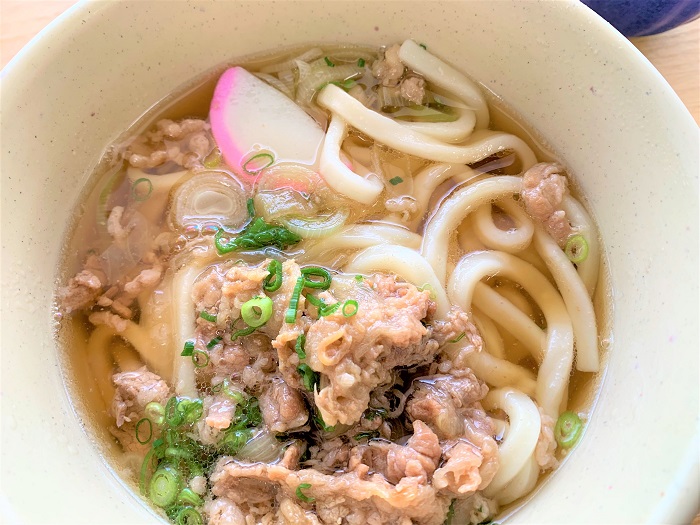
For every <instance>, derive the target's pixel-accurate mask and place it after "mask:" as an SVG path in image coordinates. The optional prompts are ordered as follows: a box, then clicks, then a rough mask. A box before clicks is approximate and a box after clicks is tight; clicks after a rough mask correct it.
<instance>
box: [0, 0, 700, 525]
mask: <svg viewBox="0 0 700 525" xmlns="http://www.w3.org/2000/svg"><path fill="white" fill-rule="evenodd" d="M137 13H138V14H137ZM407 37H411V38H414V39H415V40H418V41H423V42H426V43H427V44H428V45H429V46H430V49H431V51H433V52H434V53H436V54H437V55H439V56H442V57H443V58H445V59H447V60H448V61H450V62H452V63H453V64H454V65H455V66H456V67H457V68H459V69H461V70H462V71H464V72H466V73H468V74H469V75H470V76H472V77H473V78H475V79H477V80H479V81H480V82H482V83H483V84H484V86H486V87H487V88H488V89H490V90H492V91H494V92H495V93H497V94H498V95H499V96H500V97H502V98H503V99H504V100H505V101H507V103H508V104H509V105H510V106H511V107H512V108H513V109H514V111H515V112H517V113H519V114H520V115H522V116H523V117H524V119H525V120H526V121H527V122H529V123H530V124H531V125H532V126H533V127H534V128H535V129H537V130H538V131H539V132H540V133H541V134H542V135H543V136H544V137H545V138H546V139H547V141H548V142H549V143H550V144H551V146H552V148H553V149H554V150H555V151H557V152H558V153H559V154H560V155H561V156H562V157H563V158H564V159H565V161H566V163H567V164H568V165H569V166H570V168H571V169H572V171H573V173H574V174H575V177H576V178H577V182H578V185H579V186H580V189H581V191H582V192H583V194H584V195H585V197H586V200H587V202H588V204H589V207H590V209H591V211H592V212H593V215H594V216H595V219H596V221H597V223H598V225H599V227H600V230H601V236H602V239H603V241H604V245H605V250H606V257H607V264H608V265H609V270H610V275H611V281H612V298H611V299H612V302H613V305H614V306H613V309H612V312H611V318H610V322H611V324H612V333H613V344H612V346H611V347H610V349H609V356H608V366H607V369H606V371H605V380H604V382H603V385H602V390H601V394H600V397H599V400H598V403H597V407H596V408H595V410H594V411H593V415H592V418H591V420H590V423H589V425H588V428H587V430H586V434H585V438H584V439H583V440H582V442H581V443H580V445H579V446H578V447H577V449H576V451H575V453H574V454H572V455H571V456H570V457H569V458H568V460H567V461H566V462H565V464H564V465H563V466H562V467H561V468H560V469H559V470H558V471H557V472H556V473H555V474H554V475H553V476H552V477H551V479H550V480H549V481H548V482H547V483H545V484H544V485H543V486H542V487H541V488H540V490H539V491H538V493H537V494H536V495H535V497H534V498H533V499H532V501H530V502H529V504H528V505H527V506H526V507H525V508H523V509H522V510H521V511H519V512H518V513H517V514H516V515H515V516H514V517H513V518H512V522H513V523H526V522H531V521H537V522H538V523H562V522H566V523H574V522H576V523H593V522H615V523H623V522H628V523H639V522H642V521H657V520H658V521H661V520H662V521H665V522H682V521H683V520H686V521H689V520H690V517H691V516H692V515H693V514H694V513H695V512H697V508H698V493H700V491H698V486H699V482H698V473H697V468H693V465H694V466H695V467H697V464H698V398H699V396H698V375H697V370H698V364H699V363H698V352H697V333H698V300H697V299H698V271H697V261H698V181H697V178H698V145H697V144H698V143H697V138H698V130H697V127H696V126H695V124H694V122H693V121H692V118H691V117H690V115H689V114H688V113H687V111H686V110H685V108H684V107H683V106H682V104H681V103H680V101H679V100H678V98H677V97H676V95H675V94H674V93H673V92H672V90H671V89H670V87H669V86H668V85H667V84H666V83H665V82H664V81H663V79H662V78H661V77H660V75H659V74H658V73H657V72H656V71H655V70H654V69H653V68H652V67H651V65H650V64H649V63H648V62H646V60H645V59H644V58H643V57H642V56H641V55H640V54H639V53H638V52H637V51H636V50H635V49H634V48H633V47H632V46H631V45H630V44H629V43H628V42H627V41H626V40H624V39H623V38H622V37H621V36H620V35H619V34H617V33H616V32H615V31H614V30H612V29H611V28H610V27H609V26H607V25H606V24H605V23H604V22H602V21H601V20H600V19H599V18H598V17H597V16H596V15H594V14H593V13H592V12H590V11H589V10H587V8H585V7H584V6H582V5H580V4H578V3H577V2H543V3H535V2H516V1H501V2H460V3H455V2H443V3H432V4H430V8H429V9H427V8H426V7H425V4H423V3H418V2H389V3H382V4H380V3H375V2H342V1H339V2H324V3H321V2H296V1H289V2H283V3H276V4H274V8H273V7H271V4H269V3H267V2H242V3H214V2H197V3H171V2H130V1H125V2H119V3H102V2H95V3H85V4H81V5H79V6H78V7H76V8H74V9H72V10H71V11H69V12H68V13H66V14H65V15H64V16H63V17H62V18H61V19H60V20H59V21H58V22H57V23H55V24H53V25H52V26H50V27H49V28H48V29H47V30H46V31H45V32H44V33H43V34H42V35H41V36H40V38H39V39H38V40H36V41H34V42H33V43H32V44H31V45H30V46H29V47H28V48H27V49H26V50H25V51H23V52H22V53H21V54H20V55H19V56H18V57H17V58H16V59H15V60H14V61H13V62H12V63H11V64H10V65H9V66H8V67H7V68H6V69H5V70H4V71H3V77H2V91H3V97H2V137H3V141H2V142H3V144H2V145H3V151H2V165H1V168H2V234H3V236H2V241H3V252H2V349H3V352H2V366H1V368H0V370H2V416H1V417H2V447H3V450H4V451H11V454H4V458H3V468H2V486H3V496H2V499H0V501H2V509H3V513H4V515H6V516H7V519H8V521H13V520H14V521H17V522H52V523H68V522H71V523H76V522H85V523H95V520H96V519H97V520H99V521H100V522H109V523H146V522H149V521H152V520H153V514H152V513H151V511H150V510H149V509H147V508H146V507H144V506H143V505H142V504H141V503H140V502H139V500H138V499H137V498H135V497H134V496H133V495H130V494H129V493H128V491H127V490H126V489H125V487H124V486H123V485H122V483H121V482H120V481H119V480H118V478H116V477H115V476H114V475H113V473H112V472H111V471H110V470H109V468H108V467H107V466H106V464H105V463H104V462H103V461H102V460H101V459H100V456H99V454H98V449H99V447H98V446H96V445H95V443H94V442H93V441H92V437H91V434H90V433H89V432H86V431H85V427H86V426H87V427H89V421H87V419H86V414H84V413H81V411H80V410H78V411H76V410H75V409H74V407H73V405H72V404H71V403H70V401H69V398H68V393H67V390H66V386H65V385H64V382H63V377H62V374H61V370H60V366H59V357H58V349H57V348H56V342H55V339H54V332H55V328H56V325H55V319H54V312H53V310H52V307H51V304H52V295H53V291H54V287H55V282H56V279H57V277H58V275H59V273H58V272H59V268H60V261H61V250H62V247H63V242H64V236H65V234H66V232H67V227H68V226H67V225H68V224H69V221H70V218H71V214H72V213H73V208H74V206H75V205H76V204H77V203H78V198H79V194H80V191H81V188H82V187H83V186H84V184H85V183H86V181H87V178H88V176H89V175H90V173H91V172H92V169H93V168H94V166H95V164H96V163H97V161H98V160H99V159H100V157H101V156H102V152H103V151H104V148H105V147H106V146H107V145H109V144H110V143H111V142H112V141H113V140H114V139H115V138H116V137H117V136H118V135H119V134H120V133H121V132H122V131H123V130H124V129H125V128H126V127H128V126H129V125H130V124H131V123H132V122H134V121H135V120H136V119H137V118H138V117H139V116H140V115H142V114H143V113H144V112H145V111H146V110H148V108H149V107H150V106H151V105H152V104H153V103H154V102H156V101H158V100H160V99H162V98H163V97H165V96H166V95H167V94H168V93H169V92H171V91H172V90H173V89H174V88H176V87H177V86H179V85H181V84H183V82H185V81H187V80H189V79H191V78H193V77H195V76H196V75H198V74H199V73H201V72H203V71H205V70H207V69H209V68H210V67H213V66H215V65H217V64H220V63H222V62H224V61H226V60H228V59H231V58H233V57H237V56H243V55H247V54H250V53H254V52H258V51H261V50H265V49H274V48H277V47H279V46H286V45H294V44H300V43H304V42H310V41H323V42H338V41H342V42H348V43H367V44H376V45H380V44H384V43H387V42H392V41H398V40H402V39H404V38H407ZM668 429H673V430H672V432H673V434H672V436H673V437H672V438H671V437H670V436H669V434H668ZM669 445H670V446H669ZM30 465H31V467H30ZM38 472H41V475H37V473H38ZM66 480H70V483H66ZM28 487H31V490H29V489H28ZM37 492H38V493H41V494H43V495H45V496H44V497H43V499H42V503H41V504H40V505H37V504H36V500H35V495H36V493H37ZM76 494H77V495H78V497H79V498H80V505H81V512H80V513H77V514H76V509H75V496H76ZM85 496H88V497H85ZM580 502H586V504H585V505H580V504H579V503H580ZM573 509H575V511H573ZM95 516H99V518H95Z"/></svg>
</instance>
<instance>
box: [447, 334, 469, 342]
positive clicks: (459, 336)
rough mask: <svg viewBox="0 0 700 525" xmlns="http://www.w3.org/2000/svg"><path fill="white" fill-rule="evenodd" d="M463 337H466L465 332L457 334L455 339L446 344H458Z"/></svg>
mask: <svg viewBox="0 0 700 525" xmlns="http://www.w3.org/2000/svg"><path fill="white" fill-rule="evenodd" d="M465 335H467V334H466V332H462V333H461V334H459V335H458V336H457V337H455V338H454V339H450V340H449V341H447V342H448V343H459V342H460V341H461V340H462V339H464V336H465Z"/></svg>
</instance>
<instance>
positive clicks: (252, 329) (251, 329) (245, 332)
mask: <svg viewBox="0 0 700 525" xmlns="http://www.w3.org/2000/svg"><path fill="white" fill-rule="evenodd" d="M253 332H255V327H254V326H247V327H245V328H243V329H241V330H237V331H235V332H233V334H232V335H231V341H235V340H236V339H238V338H239V337H245V336H246V335H250V334H252V333H253Z"/></svg>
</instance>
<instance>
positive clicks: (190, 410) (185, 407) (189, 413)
mask: <svg viewBox="0 0 700 525" xmlns="http://www.w3.org/2000/svg"><path fill="white" fill-rule="evenodd" d="M177 411H178V412H179V413H180V414H182V415H183V418H184V422H185V423H194V422H195V421H198V420H199V418H201V417H202V414H203V413H204V403H203V402H202V400H201V399H199V398H197V399H191V400H190V399H182V400H180V401H179V402H178V404H177Z"/></svg>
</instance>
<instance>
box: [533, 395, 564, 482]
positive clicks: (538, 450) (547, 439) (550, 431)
mask: <svg viewBox="0 0 700 525" xmlns="http://www.w3.org/2000/svg"><path fill="white" fill-rule="evenodd" d="M539 411H540V420H541V421H542V425H541V426H540V437H539V438H538V439H537V446H536V447H535V460H536V461H537V464H538V465H539V466H540V468H541V469H542V470H550V469H553V468H556V467H557V466H558V465H559V461H558V460H557V458H556V455H555V452H556V450H557V442H556V440H555V439H554V424H555V421H554V419H552V418H551V417H550V416H548V415H547V414H545V413H544V412H543V411H542V409H541V408H539Z"/></svg>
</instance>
